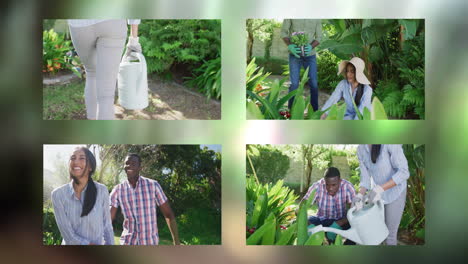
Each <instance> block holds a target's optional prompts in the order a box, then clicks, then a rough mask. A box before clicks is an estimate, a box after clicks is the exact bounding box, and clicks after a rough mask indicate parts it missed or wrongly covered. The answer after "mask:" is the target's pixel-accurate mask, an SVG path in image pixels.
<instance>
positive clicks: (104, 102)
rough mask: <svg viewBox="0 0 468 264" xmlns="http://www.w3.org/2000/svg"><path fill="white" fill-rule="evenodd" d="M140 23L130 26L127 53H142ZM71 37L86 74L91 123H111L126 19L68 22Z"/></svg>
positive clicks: (87, 101)
mask: <svg viewBox="0 0 468 264" xmlns="http://www.w3.org/2000/svg"><path fill="white" fill-rule="evenodd" d="M139 23H140V20H139V19H129V20H128V24H130V25H131V29H130V36H129V39H128V43H127V52H130V51H136V52H141V46H140V44H139V42H138V24H139ZM68 24H69V26H70V35H71V38H72V42H73V46H74V47H75V50H76V52H77V53H78V56H79V57H80V59H81V62H82V63H83V65H84V68H85V71H86V84H85V104H86V116H87V118H88V119H90V120H95V119H98V120H113V119H114V96H115V87H116V83H117V75H118V72H119V64H120V60H121V56H122V51H123V49H124V46H125V40H126V38H127V21H126V20H125V19H113V20H105V19H70V20H68Z"/></svg>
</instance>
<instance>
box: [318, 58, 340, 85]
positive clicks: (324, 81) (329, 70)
mask: <svg viewBox="0 0 468 264" xmlns="http://www.w3.org/2000/svg"><path fill="white" fill-rule="evenodd" d="M340 61H341V60H340V59H339V58H338V57H336V56H335V55H334V54H333V53H331V52H330V51H328V50H324V51H322V52H320V53H318V54H317V78H318V85H319V89H321V90H323V91H327V92H328V93H332V92H333V91H334V90H335V88H336V86H337V85H338V83H339V82H340V81H341V80H342V79H343V77H342V76H341V75H337V72H338V64H339V63H340Z"/></svg>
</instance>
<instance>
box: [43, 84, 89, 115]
mask: <svg viewBox="0 0 468 264" xmlns="http://www.w3.org/2000/svg"><path fill="white" fill-rule="evenodd" d="M43 119H46V120H71V119H86V108H85V104H84V82H75V83H72V84H67V85H61V86H44V87H43Z"/></svg>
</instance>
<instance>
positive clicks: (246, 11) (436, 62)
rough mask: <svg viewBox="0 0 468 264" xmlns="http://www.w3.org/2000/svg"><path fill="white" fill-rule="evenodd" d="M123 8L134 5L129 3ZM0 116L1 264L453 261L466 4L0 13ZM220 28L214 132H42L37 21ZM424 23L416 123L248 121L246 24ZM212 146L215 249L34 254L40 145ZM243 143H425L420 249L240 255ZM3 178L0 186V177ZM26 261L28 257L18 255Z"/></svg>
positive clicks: (115, 125)
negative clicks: (218, 172)
mask: <svg viewBox="0 0 468 264" xmlns="http://www.w3.org/2000/svg"><path fill="white" fill-rule="evenodd" d="M130 3H132V4H130ZM2 11H4V12H2V14H3V15H2V16H0V19H1V20H2V22H3V23H2V25H3V26H4V32H3V36H4V37H3V41H2V44H1V47H2V48H1V49H0V54H1V56H0V57H1V58H2V64H1V66H0V77H1V80H2V89H1V90H0V100H1V104H0V109H1V110H2V114H3V122H2V128H3V129H2V130H3V137H2V145H3V146H4V148H3V150H4V151H2V159H1V160H2V161H3V168H4V170H3V174H4V179H6V182H5V183H6V184H2V185H1V186H2V187H1V192H0V193H1V197H2V201H8V202H4V204H7V205H8V206H7V210H8V211H9V213H8V214H7V215H8V216H7V217H3V219H2V220H1V221H2V225H0V226H1V227H2V228H1V231H2V237H1V239H0V242H1V244H2V247H1V249H2V251H1V252H2V253H3V256H4V262H5V263H9V262H15V263H16V262H33V261H34V262H36V261H37V259H39V258H40V259H47V262H48V263H63V261H64V260H67V262H81V260H87V262H88V263H92V262H101V261H113V262H124V263H128V262H129V261H132V262H133V263H139V262H140V263H143V262H145V263H147V262H152V263H168V262H176V263H180V262H186V261H192V262H193V261H194V260H195V261H196V262H203V263H220V262H223V263H225V262H240V261H242V262H252V263H254V262H256V263H258V262H261V263H285V262H299V261H300V262H303V263H306V262H307V263H310V262H325V261H326V262H328V263H342V262H350V261H351V262H354V263H397V262H402V261H417V262H441V261H444V262H448V261H456V260H462V258H464V257H465V255H466V253H465V251H464V249H465V248H466V245H465V243H466V239H465V237H466V236H467V235H468V232H467V229H465V228H464V227H465V226H466V224H465V219H466V215H467V214H466V212H467V209H466V207H465V206H466V204H467V202H468V196H467V195H466V185H467V184H466V180H465V177H466V175H467V171H468V162H467V157H468V137H467V136H466V135H468V90H467V83H468V74H466V72H467V69H468V49H467V48H466V47H468V27H467V22H466V13H467V11H468V4H467V3H466V1H464V0H453V1H442V0H432V1H423V0H406V1H405V0H393V1H371V0H365V1H359V2H358V1H339V2H336V1H321V2H318V1H306V0H298V1H287V2H285V1H278V0H275V1H261V0H250V1H247V0H239V1H224V2H222V1H215V0H204V1H203V0H202V1H190V0H182V1H177V0H173V1H156V0H154V1H148V0H147V1H140V2H138V3H137V2H136V1H134V2H130V1H122V0H117V1H115V0H114V1H90V0H86V1H74V2H73V4H69V3H66V2H59V1H32V0H31V1H28V0H19V1H8V2H4V4H3V5H2ZM78 17H80V18H110V17H112V18H127V17H129V18H132V17H141V18H171V19H177V18H192V19H196V18H205V19H222V76H223V80H222V97H223V100H222V120H221V121H102V122H92V121H43V120H42V100H41V98H42V85H41V71H40V69H41V41H40V39H41V30H42V29H41V24H42V19H44V18H78ZM402 17H405V18H424V19H425V20H426V120H424V121H378V122H377V121H371V122H368V123H366V122H361V123H355V122H352V121H351V122H340V121H336V122H334V121H310V122H305V121H298V122H295V121H284V122H283V121H246V120H245V116H246V113H245V64H246V63H245V54H246V50H245V46H246V45H245V44H246V40H245V37H246V33H245V19H246V18H402ZM53 143H61V144H78V143H80V144H84V143H101V144H104V143H112V144H122V143H137V144H143V143H145V144H162V143H164V144H222V145H223V162H222V173H223V182H222V185H223V186H222V191H223V194H222V212H223V216H222V228H223V230H222V236H223V237H222V243H223V245H222V246H193V247H169V246H161V247H125V248H123V247H118V248H117V247H114V248H108V247H105V248H104V247H99V248H97V247H93V248H92V249H93V250H87V254H83V252H84V251H82V249H76V248H67V249H63V248H44V247H42V246H41V230H40V222H41V218H40V215H41V214H40V210H41V204H42V201H41V198H40V197H41V190H42V177H41V173H42V160H41V158H42V154H41V150H42V144H53ZM246 143H257V144H262V143H270V144H286V143H290V144H291V143H295V144H300V143H317V144H318V143H321V144H360V143H421V144H426V161H427V162H426V164H427V168H426V177H427V182H426V187H427V189H426V191H427V197H426V204H427V208H426V212H427V215H426V219H427V221H426V228H427V229H426V245H425V246H416V247H414V246H411V247H409V246H408V247H397V248H390V247H361V246H359V247H341V248H336V247H333V248H324V247H271V246H265V247H257V246H252V247H247V246H245V236H244V229H245V144H246ZM5 176H6V177H5ZM25 252H28V253H27V254H25Z"/></svg>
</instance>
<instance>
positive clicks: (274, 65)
mask: <svg viewBox="0 0 468 264" xmlns="http://www.w3.org/2000/svg"><path fill="white" fill-rule="evenodd" d="M255 61H256V63H257V64H258V66H259V67H263V68H264V69H265V71H266V72H271V73H272V74H274V75H281V74H282V73H283V65H284V64H288V61H287V60H284V59H281V58H275V57H270V58H269V59H266V58H264V57H255Z"/></svg>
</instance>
